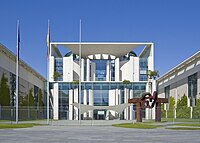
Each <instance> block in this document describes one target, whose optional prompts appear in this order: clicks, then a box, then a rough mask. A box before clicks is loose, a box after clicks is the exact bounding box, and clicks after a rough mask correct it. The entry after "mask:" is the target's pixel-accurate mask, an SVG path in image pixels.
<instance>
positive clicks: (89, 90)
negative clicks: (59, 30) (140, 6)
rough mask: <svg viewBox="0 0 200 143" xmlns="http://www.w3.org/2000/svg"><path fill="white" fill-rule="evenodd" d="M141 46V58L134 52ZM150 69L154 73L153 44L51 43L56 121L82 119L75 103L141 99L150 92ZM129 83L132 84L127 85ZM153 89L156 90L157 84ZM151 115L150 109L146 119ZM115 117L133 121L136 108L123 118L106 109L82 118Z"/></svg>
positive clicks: (51, 70) (50, 75)
mask: <svg viewBox="0 0 200 143" xmlns="http://www.w3.org/2000/svg"><path fill="white" fill-rule="evenodd" d="M141 47H142V48H143V50H142V52H141V53H140V55H138V56H137V55H136V54H135V52H134V50H135V49H136V48H141ZM63 49H64V50H65V51H67V52H66V53H65V54H62V53H63V52H61V51H63ZM80 49H81V51H80ZM79 53H80V54H79ZM147 70H154V44H153V43H135V42H132V43H131V42H129V43H126V42H124V43H119V42H81V43H79V42H51V43H50V57H49V81H50V95H51V101H52V102H51V106H52V107H53V118H54V119H55V120H60V119H66V120H79V115H78V113H79V111H78V108H76V107H75V106H73V105H72V104H73V103H81V104H83V105H90V106H113V105H119V104H123V103H127V102H128V99H130V98H133V97H140V96H141V94H142V93H143V92H145V91H149V90H150V89H149V86H148V75H147ZM79 80H80V81H81V91H80V92H79ZM125 80H128V81H130V83H128V84H123V81H125ZM152 88H153V89H151V90H155V89H156V87H155V82H154V81H153V86H152ZM79 93H80V94H79ZM79 95H80V96H79ZM80 110H81V109H80ZM149 114H150V113H149V111H148V109H147V110H146V111H144V114H143V117H145V118H150V116H151V115H149ZM114 118H120V119H125V120H132V119H133V106H130V107H127V108H126V109H124V111H123V113H122V114H121V115H119V113H117V112H115V111H112V110H110V111H107V110H102V109H99V110H98V109H96V110H94V111H88V112H85V113H83V114H82V115H81V119H94V120H100V119H102V120H104V119H114Z"/></svg>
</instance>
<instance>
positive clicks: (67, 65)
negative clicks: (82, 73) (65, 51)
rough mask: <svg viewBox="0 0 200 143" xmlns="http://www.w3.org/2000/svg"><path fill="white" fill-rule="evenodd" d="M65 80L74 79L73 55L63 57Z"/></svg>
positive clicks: (70, 80)
mask: <svg viewBox="0 0 200 143" xmlns="http://www.w3.org/2000/svg"><path fill="white" fill-rule="evenodd" d="M63 81H65V82H72V81H73V57H72V56H69V57H63Z"/></svg>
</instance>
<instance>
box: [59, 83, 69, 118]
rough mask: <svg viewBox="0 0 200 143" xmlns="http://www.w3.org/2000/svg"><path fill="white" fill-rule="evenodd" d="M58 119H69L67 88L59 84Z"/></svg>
mask: <svg viewBox="0 0 200 143" xmlns="http://www.w3.org/2000/svg"><path fill="white" fill-rule="evenodd" d="M59 119H66V120H68V119H69V88H68V87H67V85H64V84H59Z"/></svg>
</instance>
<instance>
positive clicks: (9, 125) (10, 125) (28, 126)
mask: <svg viewBox="0 0 200 143" xmlns="http://www.w3.org/2000/svg"><path fill="white" fill-rule="evenodd" d="M38 125H39V124H0V129H9V128H30V127H33V126H38Z"/></svg>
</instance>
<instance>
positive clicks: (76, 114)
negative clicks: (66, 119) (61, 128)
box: [74, 88, 79, 120]
mask: <svg viewBox="0 0 200 143" xmlns="http://www.w3.org/2000/svg"><path fill="white" fill-rule="evenodd" d="M78 94H79V93H78V88H76V89H74V102H76V103H79V96H78ZM74 120H78V108H76V107H75V106H74Z"/></svg>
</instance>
